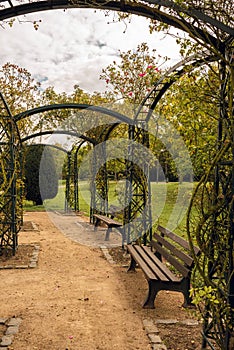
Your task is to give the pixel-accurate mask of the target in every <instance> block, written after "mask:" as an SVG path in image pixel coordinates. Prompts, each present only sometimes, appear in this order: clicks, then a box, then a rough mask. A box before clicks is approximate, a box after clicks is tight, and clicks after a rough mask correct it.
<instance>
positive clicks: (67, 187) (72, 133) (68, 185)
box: [21, 130, 96, 212]
mask: <svg viewBox="0 0 234 350" xmlns="http://www.w3.org/2000/svg"><path fill="white" fill-rule="evenodd" d="M49 134H62V135H64V134H68V135H71V136H75V137H79V138H82V139H83V141H81V142H80V144H81V145H82V144H83V143H85V142H90V143H92V144H95V143H96V142H95V140H93V139H91V138H89V137H86V136H84V135H80V134H77V133H75V132H71V131H64V130H56V131H53V130H51V131H42V132H38V133H35V134H32V135H29V136H26V137H24V138H23V139H22V140H21V141H22V143H24V142H26V141H28V140H30V139H33V138H36V137H39V136H44V135H49ZM37 145H43V146H48V147H52V148H55V149H58V150H60V151H62V152H64V153H66V154H67V156H68V170H69V171H68V174H67V176H66V190H65V193H66V195H65V205H64V208H65V211H66V212H67V211H68V206H69V203H70V177H71V173H70V162H71V151H68V150H66V149H65V148H62V147H60V146H57V145H53V144H46V143H38V144H28V145H27V146H37ZM78 147H79V146H78ZM76 171H77V169H76V168H75V167H74V178H75V176H76ZM74 191H75V188H74ZM77 191H78V189H77ZM74 193H75V192H74ZM77 198H78V195H77ZM75 205H76V202H75Z"/></svg>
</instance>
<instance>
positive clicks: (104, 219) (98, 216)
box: [93, 214, 122, 226]
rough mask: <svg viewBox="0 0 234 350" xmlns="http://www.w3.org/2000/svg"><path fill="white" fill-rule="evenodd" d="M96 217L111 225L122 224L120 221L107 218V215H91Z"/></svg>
mask: <svg viewBox="0 0 234 350" xmlns="http://www.w3.org/2000/svg"><path fill="white" fill-rule="evenodd" d="M93 216H94V217H95V218H96V219H99V220H101V221H103V222H104V223H106V224H108V225H113V226H122V224H121V222H119V221H116V220H113V219H111V218H108V217H107V216H104V215H101V214H94V215H93Z"/></svg>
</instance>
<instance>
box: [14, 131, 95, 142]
mask: <svg viewBox="0 0 234 350" xmlns="http://www.w3.org/2000/svg"><path fill="white" fill-rule="evenodd" d="M51 134H59V135H70V136H74V137H77V138H80V139H83V140H84V141H87V142H90V143H92V144H96V140H94V139H92V138H90V137H88V136H85V135H81V134H78V133H76V132H73V131H65V130H47V131H41V132H38V133H35V134H32V135H29V136H26V137H24V138H22V139H21V142H26V141H28V140H30V139H32V138H35V137H39V136H44V135H51Z"/></svg>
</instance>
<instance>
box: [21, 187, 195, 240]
mask: <svg viewBox="0 0 234 350" xmlns="http://www.w3.org/2000/svg"><path fill="white" fill-rule="evenodd" d="M193 187H194V184H193V183H188V182H184V183H182V184H179V183H178V182H169V183H165V182H159V183H156V182H153V183H152V184H151V203H152V221H153V223H154V225H155V226H156V225H158V224H160V225H162V226H164V227H168V228H169V229H171V230H174V231H176V232H177V233H179V234H181V235H186V229H185V223H186V212H187V208H188V204H189V199H190V196H191V194H192V191H193ZM124 191H125V182H124V181H118V182H115V181H109V198H108V200H109V204H110V205H111V204H112V205H116V206H120V207H122V208H123V207H124V196H123V194H124ZM90 199H91V193H90V185H89V182H88V181H79V211H80V212H82V213H83V214H84V215H86V216H89V213H90ZM24 210H25V211H45V210H46V211H64V210H65V182H64V181H60V183H59V189H58V193H57V195H56V197H55V198H53V199H47V200H45V201H44V203H43V205H42V206H34V205H33V203H32V202H29V201H24Z"/></svg>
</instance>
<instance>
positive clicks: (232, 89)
mask: <svg viewBox="0 0 234 350" xmlns="http://www.w3.org/2000/svg"><path fill="white" fill-rule="evenodd" d="M228 61H229V63H230V68H229V69H230V72H229V77H230V78H229V80H230V81H229V96H228V104H229V110H230V114H231V116H230V117H231V125H230V129H231V133H230V134H231V163H230V164H231V198H232V200H231V204H230V210H229V222H230V228H229V230H230V235H229V242H228V246H229V254H228V266H229V271H228V274H227V286H228V296H227V304H228V305H229V306H230V310H231V324H232V329H231V330H227V332H226V348H227V349H231V348H234V47H232V48H231V51H230V52H229V53H228ZM231 343H232V344H231Z"/></svg>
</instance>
